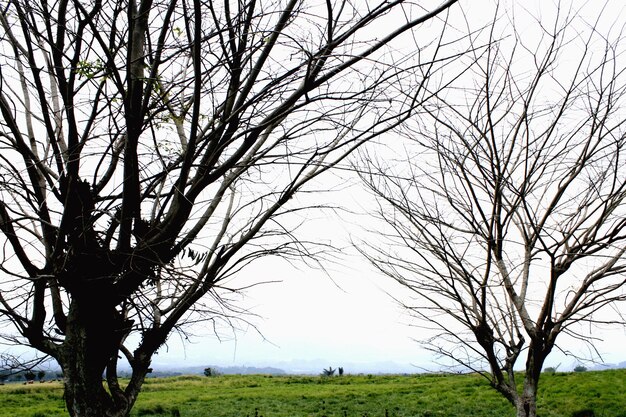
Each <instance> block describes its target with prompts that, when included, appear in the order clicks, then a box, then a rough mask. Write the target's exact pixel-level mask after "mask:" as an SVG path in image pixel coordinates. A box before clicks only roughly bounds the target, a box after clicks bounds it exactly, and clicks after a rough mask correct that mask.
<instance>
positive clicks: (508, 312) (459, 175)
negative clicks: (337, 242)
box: [362, 6, 626, 417]
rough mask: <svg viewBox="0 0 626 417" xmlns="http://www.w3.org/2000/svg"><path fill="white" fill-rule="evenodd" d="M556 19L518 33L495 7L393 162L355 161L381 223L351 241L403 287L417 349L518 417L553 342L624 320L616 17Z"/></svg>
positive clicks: (620, 50)
mask: <svg viewBox="0 0 626 417" xmlns="http://www.w3.org/2000/svg"><path fill="white" fill-rule="evenodd" d="M548 14H549V13H548ZM555 15H556V17H555V18H554V21H552V22H548V21H546V20H543V21H540V20H537V21H534V23H532V24H531V25H529V26H526V27H524V28H521V27H520V28H519V30H522V29H523V30H524V31H525V32H524V34H525V35H521V34H520V33H519V32H517V28H516V27H515V24H516V23H517V22H518V21H517V20H507V19H506V18H504V17H500V18H499V19H496V21H495V23H494V24H493V25H492V26H491V28H490V29H489V30H488V31H487V32H488V33H486V34H485V33H483V34H477V38H476V39H481V37H482V36H485V35H488V36H487V37H488V39H489V41H488V43H489V45H490V46H489V49H488V51H487V52H486V53H484V54H482V55H480V56H478V55H476V56H475V58H476V66H474V67H472V68H473V70H472V71H471V75H470V74H469V73H468V77H467V78H464V79H463V80H462V83H461V84H459V85H458V86H459V88H457V89H451V90H450V91H446V92H445V93H438V94H437V98H436V99H435V100H433V101H430V102H429V103H427V104H426V105H425V108H424V112H425V113H426V114H428V115H429V116H430V119H428V118H421V119H419V120H418V121H416V123H414V124H413V125H412V127H411V129H407V130H406V133H407V137H408V139H409V140H408V141H407V142H406V149H407V152H406V154H405V155H404V156H401V158H402V160H400V161H391V160H390V159H387V160H381V159H380V158H377V157H375V156H373V155H374V154H373V153H370V154H367V153H364V154H363V156H364V158H363V159H362V161H363V162H364V163H366V165H365V168H363V171H362V172H363V174H362V177H363V178H364V179H365V181H366V183H367V185H368V186H369V188H370V189H371V190H373V192H374V193H375V195H376V196H377V197H378V201H379V202H380V206H379V207H380V211H379V217H380V218H382V219H383V220H384V224H385V225H386V228H385V229H383V230H386V232H385V233H383V232H381V231H380V230H377V231H376V232H377V233H378V236H381V235H382V236H385V238H384V239H383V238H381V237H379V238H378V239H377V240H376V243H375V244H370V245H368V246H369V249H366V250H363V251H362V252H363V253H364V254H366V256H367V257H368V258H369V259H370V260H371V261H372V262H373V264H374V265H375V266H376V267H377V268H378V269H379V270H380V271H382V272H383V273H384V274H386V275H387V276H389V277H392V278H393V279H395V280H396V281H397V282H399V283H400V284H402V286H401V288H403V290H402V291H399V292H398V293H395V294H396V295H395V296H396V297H397V298H398V300H400V301H401V302H402V303H403V305H405V306H406V307H407V308H408V309H409V311H410V312H411V313H412V314H413V315H414V316H415V317H417V318H418V319H419V323H420V325H421V326H424V327H425V328H426V329H427V332H428V333H427V334H428V335H429V337H428V338H424V340H423V341H424V342H425V345H426V346H427V347H428V348H429V349H432V350H433V351H434V352H436V353H438V354H440V355H442V356H443V357H445V358H447V359H449V360H452V363H453V364H456V365H457V366H462V367H463V368H464V369H468V368H469V369H471V370H473V371H475V372H478V373H480V374H482V375H484V376H485V377H486V378H487V379H488V380H489V382H490V383H491V385H492V386H493V387H494V388H495V389H497V390H498V391H499V392H500V393H502V394H503V395H504V396H505V397H506V398H507V399H508V400H509V401H510V402H511V403H512V404H513V405H514V406H515V408H516V410H517V416H519V417H534V416H536V415H537V412H536V396H537V387H538V382H539V378H540V373H541V370H542V366H543V365H544V362H545V360H546V358H547V357H548V355H549V354H550V352H551V351H553V349H555V347H558V346H557V344H556V342H557V339H559V340H562V339H564V338H568V336H569V337H573V338H574V340H576V339H578V340H580V341H581V343H583V342H588V343H593V338H592V335H590V333H589V332H590V330H589V329H594V328H597V326H603V325H604V324H611V323H612V324H618V325H622V326H623V325H624V323H625V320H624V317H623V314H621V313H620V311H621V310H620V308H621V307H620V305H623V304H619V303H623V302H624V301H626V255H625V252H626V201H625V198H626V159H625V155H626V129H625V127H626V126H625V125H624V123H625V119H624V114H625V112H626V101H625V100H626V74H625V70H626V63H625V62H624V52H625V49H624V42H623V32H622V30H623V27H618V26H616V25H613V26H604V25H603V23H602V24H601V22H604V20H603V19H606V17H607V16H604V17H600V18H598V20H596V21H591V22H589V21H584V20H583V19H582V17H581V16H582V15H579V14H578V10H574V9H567V8H565V7H564V6H563V7H562V8H561V9H560V10H559V11H558V13H555ZM517 17H519V16H517ZM503 23H504V25H505V26H507V27H506V28H504V29H503V26H502V24H503ZM482 39H484V38H482ZM386 152H387V154H390V152H389V151H386ZM407 289H408V290H409V292H408V294H412V295H411V296H410V295H407V294H406V293H404V292H403V291H406V290H407ZM406 297H408V298H406ZM611 307H613V308H611ZM570 340H571V339H570ZM524 361H525V364H523V362H524ZM519 367H521V368H522V369H523V370H524V372H522V373H521V374H518V373H516V370H518V368H519Z"/></svg>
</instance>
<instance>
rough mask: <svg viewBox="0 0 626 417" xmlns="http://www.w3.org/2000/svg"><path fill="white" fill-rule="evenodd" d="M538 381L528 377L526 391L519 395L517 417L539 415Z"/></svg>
mask: <svg viewBox="0 0 626 417" xmlns="http://www.w3.org/2000/svg"><path fill="white" fill-rule="evenodd" d="M537 382H538V381H536V380H535V381H530V380H528V379H526V381H525V382H524V391H523V392H522V395H520V396H519V397H518V400H517V404H516V405H515V406H516V409H517V417H537Z"/></svg>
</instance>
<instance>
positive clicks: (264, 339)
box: [155, 1, 626, 370]
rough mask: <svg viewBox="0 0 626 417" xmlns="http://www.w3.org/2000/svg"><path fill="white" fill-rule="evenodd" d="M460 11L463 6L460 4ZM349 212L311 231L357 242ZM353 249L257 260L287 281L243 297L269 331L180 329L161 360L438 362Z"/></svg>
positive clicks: (260, 274) (624, 338)
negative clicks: (329, 260)
mask: <svg viewBox="0 0 626 417" xmlns="http://www.w3.org/2000/svg"><path fill="white" fill-rule="evenodd" d="M480 3H482V5H483V6H484V5H485V4H489V5H492V4H493V2H491V1H483V2H480ZM509 3H510V2H504V3H503V5H505V6H504V7H508V6H506V5H507V4H509ZM576 3H578V4H582V2H576ZM591 3H593V4H596V5H597V4H600V3H603V4H604V2H597V3H596V2H591ZM476 4H477V2H472V8H471V11H467V10H470V8H469V2H464V3H463V7H464V8H465V9H467V10H466V11H467V13H468V19H470V20H471V19H474V20H476V19H481V18H482V19H488V17H489V16H490V12H487V9H482V8H481V7H480V6H479V7H478V8H477V7H474V5H476ZM593 4H592V5H591V6H589V7H588V8H587V9H586V10H587V11H588V12H589V13H592V14H595V13H596V12H597V11H598V9H597V7H595V8H594V7H592V6H593ZM607 4H608V6H607V7H608V8H609V9H611V10H613V11H610V12H607V13H605V15H606V16H608V17H610V18H615V17H616V16H619V15H620V14H621V15H622V16H623V7H624V6H623V5H622V4H621V2H619V1H609V2H607ZM520 7H521V6H520ZM524 7H526V8H527V9H528V10H530V11H532V13H533V14H535V15H541V16H543V17H544V18H549V17H550V16H553V15H554V10H555V9H554V5H553V2H545V1H542V2H539V1H534V2H524ZM479 9H480V10H479ZM453 13H459V9H458V7H457V8H455V9H454V12H453ZM520 16H521V15H520V14H517V15H516V19H518V25H519V26H520V28H522V27H523V26H524V22H523V21H521V20H519V19H520ZM459 17H460V16H459ZM457 23H458V24H459V27H462V26H463V21H462V20H457ZM485 23H487V21H486V20H485ZM528 29H532V27H530V26H529V27H528V28H527V29H526V30H528ZM520 30H521V29H520ZM529 33H532V30H531V32H529ZM341 196H342V197H341V198H342V201H343V202H348V205H351V208H352V209H359V210H361V211H366V210H363V208H364V207H366V206H367V204H369V203H367V201H366V198H367V197H365V195H364V194H363V192H362V191H360V190H359V189H358V188H357V187H353V188H351V189H348V190H344V191H342V192H341ZM325 216H326V217H325ZM340 217H341V219H340ZM348 217H350V216H348ZM346 218H347V217H346V216H343V215H341V214H339V215H330V214H328V215H320V214H319V213H318V214H315V215H312V217H311V219H310V220H308V222H307V225H306V227H307V228H308V231H307V230H305V233H309V234H311V236H312V237H314V238H316V239H317V240H322V241H324V242H326V241H332V243H333V244H335V245H336V246H343V245H345V244H347V243H348V242H349V240H350V236H349V234H350V233H351V232H352V233H354V231H355V230H357V229H358V228H356V227H355V224H352V223H360V222H362V221H365V220H362V219H364V218H360V217H350V219H351V221H350V223H345V222H343V220H346ZM348 252H350V251H344V255H346V256H345V257H344V258H343V259H341V260H340V261H341V262H339V263H340V264H342V265H326V269H327V273H324V272H323V271H321V270H319V269H313V268H308V267H306V266H305V265H298V267H297V268H296V266H293V265H290V264H289V263H287V262H284V261H281V260H280V259H277V258H273V259H266V260H263V261H261V262H257V263H255V264H254V265H252V266H250V267H249V268H247V269H246V270H244V271H243V272H242V274H243V276H241V277H238V280H243V281H246V280H249V281H250V282H256V281H259V280H262V281H279V282H275V283H271V284H265V285H262V286H258V287H254V288H252V289H250V290H248V291H247V293H246V298H245V299H244V300H242V301H241V304H240V305H241V306H245V307H248V308H250V311H251V312H252V313H254V314H256V316H250V317H249V320H250V321H251V322H253V323H254V324H255V325H256V326H257V327H258V330H259V331H260V332H261V333H262V336H261V334H259V333H258V332H257V331H256V330H254V329H253V328H252V327H246V326H245V325H244V324H241V326H240V327H241V329H240V330H239V331H236V332H234V333H233V332H229V331H224V332H222V334H221V339H218V338H217V337H215V336H214V335H212V331H211V329H204V330H200V329H197V333H198V334H200V333H202V332H204V333H205V334H206V335H207V336H201V335H199V336H196V337H194V338H192V339H191V341H187V342H186V343H184V344H183V343H181V342H180V340H179V338H178V337H177V336H176V335H174V336H172V338H171V339H170V342H169V343H168V346H167V349H163V350H162V351H161V352H160V353H159V355H157V356H156V357H155V363H157V364H163V363H180V362H183V361H184V362H185V363H187V364H200V365H202V364H206V365H209V364H213V365H223V366H229V365H248V366H255V365H256V366H260V365H275V364H284V362H290V361H313V360H320V361H321V363H328V365H332V366H342V364H344V363H376V362H388V361H392V362H396V363H399V364H404V365H409V364H413V365H415V366H416V368H415V370H419V368H418V367H424V368H428V369H437V365H434V364H433V363H432V359H433V358H432V357H431V356H430V354H429V353H427V352H426V351H424V350H421V349H420V346H419V345H418V343H416V342H415V340H413V339H420V338H423V336H424V333H423V332H421V331H420V329H419V328H416V327H412V326H410V325H409V324H410V323H412V321H411V319H410V318H409V317H408V316H407V315H406V313H405V312H404V311H403V310H402V309H401V308H400V307H399V306H398V304H397V303H396V302H395V301H394V300H393V299H392V298H391V297H390V296H389V295H388V294H387V293H386V291H392V292H394V293H396V294H397V291H398V288H397V287H396V286H394V284H392V283H391V282H390V281H389V280H387V279H385V278H383V277H381V276H380V275H378V274H376V273H374V272H373V271H372V269H371V268H370V267H369V266H368V265H367V263H366V262H364V261H363V260H362V259H361V258H359V257H358V256H353V255H349V254H348ZM413 324H415V323H414V322H413ZM592 333H593V335H594V336H595V337H598V338H599V339H601V340H598V341H597V342H596V344H595V346H596V348H597V349H598V352H599V353H600V354H601V355H602V358H603V359H604V360H605V361H606V362H608V363H617V362H620V361H626V355H624V354H623V353H622V352H623V351H624V349H623V346H626V329H624V328H623V327H622V328H614V329H613V330H611V331H608V332H604V331H601V330H600V329H594V331H593V332H592ZM562 342H565V343H564V347H565V348H567V349H570V350H571V351H572V352H573V353H575V354H577V355H580V356H584V357H596V355H595V354H594V352H589V349H588V347H587V346H585V345H584V344H583V343H580V342H568V341H565V340H562ZM559 363H562V366H563V367H564V368H567V367H571V366H574V365H575V364H576V363H577V360H576V359H575V358H572V357H570V358H565V357H564V356H563V355H561V354H560V353H559V352H554V353H553V354H552V355H551V356H550V357H549V358H548V360H547V363H546V366H556V365H558V364H559ZM320 370H321V369H320Z"/></svg>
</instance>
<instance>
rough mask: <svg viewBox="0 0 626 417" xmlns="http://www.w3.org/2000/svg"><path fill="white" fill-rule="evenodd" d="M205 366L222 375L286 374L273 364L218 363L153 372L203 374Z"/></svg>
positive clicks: (155, 371) (157, 369) (156, 369)
mask: <svg viewBox="0 0 626 417" xmlns="http://www.w3.org/2000/svg"><path fill="white" fill-rule="evenodd" d="M205 368H211V369H213V370H214V371H217V372H218V373H219V374H222V375H286V372H285V371H284V370H282V369H279V368H274V367H271V366H265V367H256V366H216V365H206V366H187V367H175V368H170V369H167V370H163V371H161V370H160V369H159V368H157V367H155V370H154V372H153V374H161V373H170V374H172V373H176V374H179V375H180V374H185V375H190V374H191V375H193V374H200V375H203V374H204V369H205Z"/></svg>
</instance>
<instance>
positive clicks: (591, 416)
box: [572, 408, 596, 417]
mask: <svg viewBox="0 0 626 417" xmlns="http://www.w3.org/2000/svg"><path fill="white" fill-rule="evenodd" d="M572 417H596V413H594V412H593V410H591V409H589V408H585V409H584V410H578V411H574V412H573V413H572Z"/></svg>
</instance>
